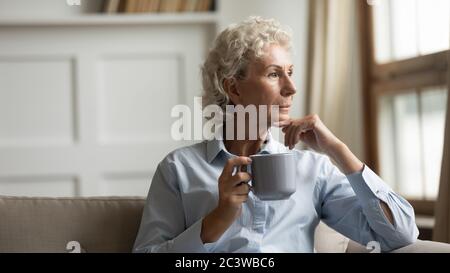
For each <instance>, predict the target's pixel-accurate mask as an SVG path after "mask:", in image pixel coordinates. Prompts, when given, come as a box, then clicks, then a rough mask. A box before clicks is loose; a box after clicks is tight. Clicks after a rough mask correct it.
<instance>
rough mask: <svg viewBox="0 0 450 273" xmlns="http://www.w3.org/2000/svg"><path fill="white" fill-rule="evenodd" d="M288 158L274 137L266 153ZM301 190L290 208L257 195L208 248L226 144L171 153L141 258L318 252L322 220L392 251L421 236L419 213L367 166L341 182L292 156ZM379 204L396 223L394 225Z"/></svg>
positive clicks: (151, 200)
mask: <svg viewBox="0 0 450 273" xmlns="http://www.w3.org/2000/svg"><path fill="white" fill-rule="evenodd" d="M284 152H289V150H288V149H287V148H286V147H285V146H284V145H282V144H281V143H279V142H277V141H276V140H274V139H273V138H272V137H270V134H269V137H268V140H267V141H266V144H265V145H263V147H262V148H261V151H260V153H284ZM291 152H293V153H294V154H295V157H296V165H297V190H296V192H295V193H294V194H293V195H291V197H290V198H289V199H287V200H281V201H261V200H259V199H258V198H257V197H256V196H255V195H253V193H252V192H250V193H249V198H248V200H247V202H245V203H244V204H243V206H242V213H241V215H240V217H239V218H238V219H237V220H236V221H235V222H234V223H233V224H232V225H231V226H230V228H229V229H228V230H227V231H226V232H225V233H224V234H223V235H222V236H221V238H220V239H219V240H218V241H216V242H214V243H210V244H204V243H203V242H202V240H201V238H200V232H201V226H202V220H203V218H204V217H205V216H206V215H208V213H209V212H211V211H212V210H213V209H214V208H216V207H217V205H218V200H219V199H218V198H219V193H218V178H219V176H220V174H221V173H222V170H223V168H224V166H225V163H226V161H227V160H228V159H230V158H232V157H234V155H232V154H230V153H229V152H228V151H227V150H226V148H225V146H224V143H223V141H220V140H212V141H205V142H202V143H199V144H196V145H193V146H190V147H185V148H181V149H178V150H176V151H174V152H172V153H170V154H169V155H168V156H167V157H166V158H165V159H164V160H163V161H162V162H161V163H160V164H159V165H158V168H157V171H156V173H155V175H154V177H153V181H152V184H151V187H150V191H149V194H148V198H147V203H146V206H145V208H144V212H143V216H142V221H141V225H140V229H139V233H138V236H137V238H136V242H135V245H134V252H313V251H314V230H315V228H316V226H317V225H318V223H319V221H320V220H322V221H323V222H325V223H326V224H327V225H329V226H330V227H331V228H333V229H335V230H336V231H338V232H340V233H341V234H343V235H345V236H347V237H348V238H350V239H352V240H354V241H356V242H359V243H361V244H363V245H366V244H367V243H368V242H370V241H377V242H379V243H380V246H381V249H382V251H390V250H393V249H396V248H400V247H403V246H406V245H408V244H411V243H413V242H414V241H415V240H416V239H417V236H418V230H417V227H416V224H415V220H414V210H413V208H412V207H411V205H410V204H409V203H408V202H407V201H406V200H405V199H403V198H402V197H400V196H399V195H397V194H396V193H394V192H393V191H392V190H391V189H390V187H389V186H388V185H386V184H385V183H384V182H383V181H382V180H381V179H380V178H379V177H378V176H377V175H376V174H375V173H374V172H373V171H371V170H370V169H369V168H368V167H367V166H365V167H364V170H363V171H362V172H358V173H354V174H351V175H348V176H345V175H344V174H342V173H341V172H340V171H339V169H338V168H337V167H336V166H334V165H333V164H332V163H331V161H330V160H329V158H328V157H327V156H324V155H321V154H317V153H314V152H310V151H299V150H293V151H291ZM380 200H381V201H383V202H385V203H386V204H387V205H388V206H389V208H390V210H391V211H392V214H393V216H394V224H393V225H392V224H391V223H390V222H389V220H387V218H386V216H385V214H384V212H383V210H382V208H381V206H380Z"/></svg>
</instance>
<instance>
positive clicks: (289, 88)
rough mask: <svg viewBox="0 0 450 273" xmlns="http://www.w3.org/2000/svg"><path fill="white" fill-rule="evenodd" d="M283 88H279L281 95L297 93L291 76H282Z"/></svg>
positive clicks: (287, 95)
mask: <svg viewBox="0 0 450 273" xmlns="http://www.w3.org/2000/svg"><path fill="white" fill-rule="evenodd" d="M284 79H285V80H284V83H283V88H282V89H281V95H282V96H284V97H289V96H292V95H295V93H297V89H296V88H295V84H294V82H293V81H292V78H291V77H289V76H287V75H286V77H284Z"/></svg>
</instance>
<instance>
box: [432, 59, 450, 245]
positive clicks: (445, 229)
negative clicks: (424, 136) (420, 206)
mask: <svg viewBox="0 0 450 273" xmlns="http://www.w3.org/2000/svg"><path fill="white" fill-rule="evenodd" d="M448 63H450V52H449V54H448ZM448 92H449V93H448V96H447V98H448V101H447V119H446V120H447V121H446V125H445V138H444V139H445V140H444V142H445V143H444V152H443V155H442V167H441V183H440V186H439V195H438V200H437V202H436V207H435V219H436V220H435V221H436V222H435V226H434V229H433V240H434V241H439V242H444V243H450V69H449V73H448Z"/></svg>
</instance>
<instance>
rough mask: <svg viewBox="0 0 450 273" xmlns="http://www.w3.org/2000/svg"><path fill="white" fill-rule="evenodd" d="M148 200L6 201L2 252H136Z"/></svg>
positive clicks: (0, 226) (1, 208)
mask: <svg viewBox="0 0 450 273" xmlns="http://www.w3.org/2000/svg"><path fill="white" fill-rule="evenodd" d="M144 204H145V200H144V199H142V198H111V197H108V198H57V199H56V198H22V197H0V252H68V251H67V250H66V245H67V243H68V242H69V241H78V242H79V243H80V244H81V247H82V248H83V249H84V250H85V251H86V252H130V251H131V250H132V247H133V243H134V240H135V238H136V234H137V231H138V228H139V223H140V219H141V216H142V209H143V207H144Z"/></svg>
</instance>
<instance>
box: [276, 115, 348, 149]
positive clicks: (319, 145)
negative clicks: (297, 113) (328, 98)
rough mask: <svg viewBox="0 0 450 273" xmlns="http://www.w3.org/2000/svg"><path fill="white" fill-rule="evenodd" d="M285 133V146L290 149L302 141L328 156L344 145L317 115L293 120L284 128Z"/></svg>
mask: <svg viewBox="0 0 450 273" xmlns="http://www.w3.org/2000/svg"><path fill="white" fill-rule="evenodd" d="M283 133H285V136H284V145H285V146H287V147H289V149H293V148H294V147H295V145H296V144H297V143H298V142H299V141H302V142H304V143H305V144H306V145H308V146H309V147H311V148H312V149H314V150H315V151H317V152H319V153H325V154H328V153H329V152H331V151H333V150H334V149H336V148H338V147H339V145H340V144H342V142H341V141H340V140H339V139H338V138H337V137H336V136H335V135H333V133H332V132H331V131H330V130H329V129H328V128H327V127H326V126H325V125H324V124H323V122H322V121H321V120H320V118H319V117H318V116H317V115H310V116H306V117H304V118H301V119H291V120H290V121H289V124H287V125H285V126H283Z"/></svg>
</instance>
